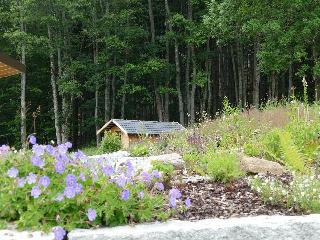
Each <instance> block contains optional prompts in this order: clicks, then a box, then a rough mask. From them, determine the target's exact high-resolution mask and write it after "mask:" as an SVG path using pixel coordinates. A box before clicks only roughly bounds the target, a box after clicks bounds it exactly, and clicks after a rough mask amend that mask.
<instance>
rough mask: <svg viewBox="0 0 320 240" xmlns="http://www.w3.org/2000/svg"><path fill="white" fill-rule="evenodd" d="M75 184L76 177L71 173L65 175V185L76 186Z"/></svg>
mask: <svg viewBox="0 0 320 240" xmlns="http://www.w3.org/2000/svg"><path fill="white" fill-rule="evenodd" d="M76 185H77V178H76V176H75V175H73V174H68V175H67V177H66V186H68V187H71V186H76Z"/></svg>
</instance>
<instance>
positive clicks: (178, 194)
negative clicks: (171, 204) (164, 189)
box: [169, 188, 181, 199]
mask: <svg viewBox="0 0 320 240" xmlns="http://www.w3.org/2000/svg"><path fill="white" fill-rule="evenodd" d="M169 196H170V198H176V199H178V198H181V192H180V191H179V190H178V189H176V188H172V189H171V190H170V191H169Z"/></svg>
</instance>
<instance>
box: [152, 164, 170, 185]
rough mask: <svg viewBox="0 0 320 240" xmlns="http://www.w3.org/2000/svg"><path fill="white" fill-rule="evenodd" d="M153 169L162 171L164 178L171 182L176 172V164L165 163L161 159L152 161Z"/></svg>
mask: <svg viewBox="0 0 320 240" xmlns="http://www.w3.org/2000/svg"><path fill="white" fill-rule="evenodd" d="M152 169H154V170H158V171H159V172H161V173H162V177H163V180H164V181H165V182H166V183H169V182H170V180H171V178H172V175H173V173H174V169H175V168H174V166H173V164H171V163H163V162H160V161H152Z"/></svg>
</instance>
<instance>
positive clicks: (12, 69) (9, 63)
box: [0, 52, 26, 78]
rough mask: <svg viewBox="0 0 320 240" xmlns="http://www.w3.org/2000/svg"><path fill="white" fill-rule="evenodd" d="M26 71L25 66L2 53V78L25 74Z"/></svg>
mask: <svg viewBox="0 0 320 240" xmlns="http://www.w3.org/2000/svg"><path fill="white" fill-rule="evenodd" d="M25 71H26V67H25V65H23V64H21V63H20V62H19V61H17V60H15V59H13V58H11V57H9V56H8V55H6V54H4V53H2V52H0V78H3V77H9V76H11V75H15V74H19V73H24V72H25Z"/></svg>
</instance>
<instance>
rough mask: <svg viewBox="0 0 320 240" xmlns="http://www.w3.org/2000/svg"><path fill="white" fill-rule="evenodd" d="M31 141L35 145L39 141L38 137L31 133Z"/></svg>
mask: <svg viewBox="0 0 320 240" xmlns="http://www.w3.org/2000/svg"><path fill="white" fill-rule="evenodd" d="M29 143H31V144H32V145H35V144H36V143H37V139H36V137H35V136H33V135H31V136H30V138H29Z"/></svg>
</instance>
